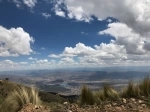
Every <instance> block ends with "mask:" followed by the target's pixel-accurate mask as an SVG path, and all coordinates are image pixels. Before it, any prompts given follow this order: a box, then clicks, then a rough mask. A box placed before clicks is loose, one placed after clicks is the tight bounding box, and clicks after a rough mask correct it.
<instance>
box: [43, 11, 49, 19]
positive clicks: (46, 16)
mask: <svg viewBox="0 0 150 112" xmlns="http://www.w3.org/2000/svg"><path fill="white" fill-rule="evenodd" d="M42 16H44V17H45V18H46V19H48V18H50V17H51V15H50V14H48V13H45V12H44V13H42Z"/></svg>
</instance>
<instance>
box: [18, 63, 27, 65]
mask: <svg viewBox="0 0 150 112" xmlns="http://www.w3.org/2000/svg"><path fill="white" fill-rule="evenodd" d="M20 64H22V65H26V64H28V62H20Z"/></svg>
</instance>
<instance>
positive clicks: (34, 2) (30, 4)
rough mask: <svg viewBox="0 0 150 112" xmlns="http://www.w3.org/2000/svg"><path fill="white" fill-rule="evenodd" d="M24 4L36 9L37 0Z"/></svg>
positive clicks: (25, 0)
mask: <svg viewBox="0 0 150 112" xmlns="http://www.w3.org/2000/svg"><path fill="white" fill-rule="evenodd" d="M23 3H24V4H25V5H27V6H28V7H30V8H33V7H35V5H36V3H37V0H23Z"/></svg>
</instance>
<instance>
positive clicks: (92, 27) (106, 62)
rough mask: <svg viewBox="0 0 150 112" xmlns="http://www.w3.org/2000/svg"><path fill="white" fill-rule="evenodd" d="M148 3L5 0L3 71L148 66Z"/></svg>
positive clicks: (0, 42)
mask: <svg viewBox="0 0 150 112" xmlns="http://www.w3.org/2000/svg"><path fill="white" fill-rule="evenodd" d="M149 6H150V1H149V0H0V70H10V69H11V70H12V69H53V68H82V67H87V68H88V67H91V68H94V67H107V66H149V64H150V56H149V55H150V9H149Z"/></svg>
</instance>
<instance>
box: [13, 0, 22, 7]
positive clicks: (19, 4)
mask: <svg viewBox="0 0 150 112" xmlns="http://www.w3.org/2000/svg"><path fill="white" fill-rule="evenodd" d="M13 2H14V3H15V4H16V7H18V8H20V7H21V5H22V3H21V2H20V1H19V0H13Z"/></svg>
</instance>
